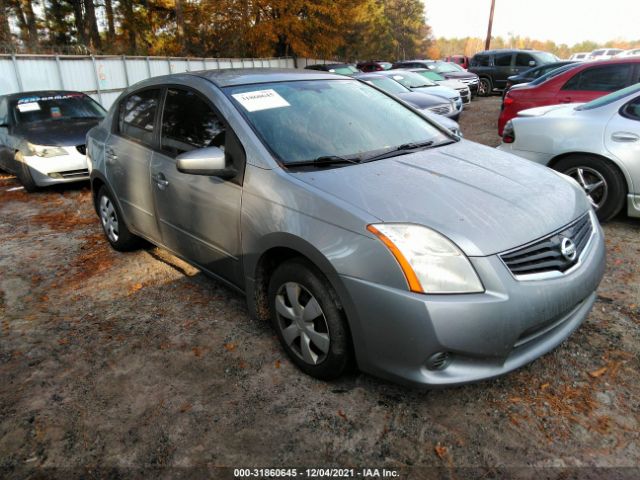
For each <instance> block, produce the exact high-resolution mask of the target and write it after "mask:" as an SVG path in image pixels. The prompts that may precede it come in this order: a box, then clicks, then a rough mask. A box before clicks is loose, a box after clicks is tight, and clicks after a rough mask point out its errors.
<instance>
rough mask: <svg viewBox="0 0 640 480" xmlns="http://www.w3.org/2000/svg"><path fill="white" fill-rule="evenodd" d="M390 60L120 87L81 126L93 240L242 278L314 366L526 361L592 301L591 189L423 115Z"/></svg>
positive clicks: (382, 370) (451, 367)
mask: <svg viewBox="0 0 640 480" xmlns="http://www.w3.org/2000/svg"><path fill="white" fill-rule="evenodd" d="M413 68H416V67H413ZM394 75H402V76H403V77H405V76H406V77H413V76H414V75H416V76H417V77H418V78H421V79H422V78H424V77H422V76H420V75H419V73H415V72H408V71H404V70H396V71H395V72H394V71H391V72H389V71H378V72H376V73H367V74H364V73H363V74H359V77H360V78H357V79H356V78H349V77H339V76H337V75H334V74H327V73H325V72H319V71H312V70H307V71H299V70H298V71H291V70H289V71H288V70H280V71H278V70H276V71H274V70H221V71H209V72H190V73H182V74H174V75H168V76H162V77H155V78H152V79H149V80H145V81H143V82H140V83H138V84H136V85H134V86H132V87H129V88H128V89H127V90H126V91H124V92H123V93H122V94H121V95H120V97H119V98H118V99H117V100H116V102H115V103H114V104H113V106H112V107H111V108H110V110H109V112H108V113H107V114H106V116H104V118H102V120H100V123H99V124H98V125H97V126H95V127H93V128H92V129H91V130H90V131H89V132H88V134H87V141H86V166H87V167H88V171H89V176H90V182H91V189H92V196H93V201H94V205H95V210H96V213H97V216H98V218H99V221H100V224H101V225H102V228H103V230H104V233H105V238H106V240H107V241H108V242H109V243H110V244H111V245H112V246H113V248H114V249H116V250H121V251H123V250H130V249H134V248H137V247H138V246H139V245H140V240H141V239H145V240H147V241H150V242H151V243H153V244H156V245H158V246H160V247H163V248H166V249H168V250H169V251H171V252H173V253H174V254H175V255H177V256H179V257H181V258H183V259H185V260H186V261H187V262H189V263H191V264H192V265H194V266H196V267H197V268H199V269H200V270H201V271H203V272H204V273H206V274H208V275H210V276H212V277H214V278H216V279H219V280H220V281H222V282H224V283H225V284H227V285H229V286H230V287H232V288H234V289H236V290H238V291H241V292H243V293H244V294H245V295H246V297H247V303H248V308H249V311H250V312H251V313H252V315H254V316H255V317H257V318H259V319H262V320H270V321H271V323H272V325H273V327H274V329H275V332H276V334H277V336H278V339H279V340H280V343H281V345H282V348H283V349H284V351H285V352H286V353H287V354H288V355H289V357H290V358H291V360H292V362H293V363H294V364H296V365H297V366H298V367H299V368H300V369H301V370H302V371H304V372H306V373H308V374H310V375H312V376H315V377H318V378H322V379H328V378H335V377H337V376H339V375H341V374H342V373H343V372H344V371H345V370H346V369H347V368H348V367H349V366H350V365H356V366H357V367H358V368H359V369H361V370H363V371H365V372H369V373H371V374H374V375H377V376H380V377H383V378H388V379H391V380H395V381H398V382H402V383H408V384H414V385H422V386H436V385H440V386H442V385H456V384H462V383H467V382H472V381H478V380H481V379H487V378H492V377H495V376H498V375H502V374H505V373H507V372H510V371H512V370H514V369H516V368H518V367H520V366H522V365H525V364H527V363H529V362H531V361H533V360H534V359H536V358H537V357H539V356H541V355H543V354H545V353H546V352H548V351H550V350H552V349H553V348H555V347H556V346H557V345H559V344H560V343H561V342H562V341H564V340H565V339H566V338H567V337H568V336H569V335H570V334H571V333H572V332H573V331H574V330H575V329H576V328H578V326H579V325H580V324H581V323H582V321H583V320H584V319H585V317H586V316H587V315H588V313H589V311H590V309H591V307H592V306H593V304H594V301H595V298H596V288H597V286H598V284H599V282H600V280H601V278H602V276H603V273H604V265H605V264H604V239H603V234H602V230H601V228H600V225H599V223H598V221H597V219H596V216H595V214H594V212H593V207H592V203H591V202H590V201H589V199H588V197H587V196H586V195H585V193H584V191H583V188H582V187H581V186H580V185H578V184H577V183H576V182H575V181H574V180H572V179H570V178H568V177H566V176H564V175H560V174H557V173H556V172H554V171H553V170H551V169H548V168H546V167H544V166H541V165H537V164H535V163H533V162H525V161H522V160H520V159H518V158H517V157H515V156H514V155H511V154H509V153H505V152H502V151H500V150H497V149H492V148H489V147H485V146H481V145H478V144H474V143H471V142H468V141H466V140H464V139H462V138H461V137H460V136H459V135H456V134H454V133H452V131H451V130H450V129H448V128H444V127H443V126H442V124H441V123H440V122H435V121H433V120H432V118H431V116H430V115H431V113H428V114H425V113H424V111H421V110H424V108H420V107H421V105H427V104H426V103H422V102H425V98H426V97H420V98H419V97H416V95H423V96H424V95H426V94H423V93H418V92H419V91H420V89H421V88H424V89H425V90H429V89H430V88H440V87H434V86H431V87H415V88H414V89H413V90H412V89H411V87H404V86H403V84H402V83H401V82H399V81H397V80H394V79H393V76H394ZM398 87H402V88H404V90H403V91H399V90H398ZM441 98H442V97H441ZM40 102H41V99H40V98H39V97H36V96H34V97H33V98H31V99H29V101H25V102H23V103H22V104H24V103H27V104H29V103H30V104H32V105H30V106H29V107H26V108H24V112H23V111H21V110H20V108H23V107H20V108H18V104H17V103H16V104H12V106H11V108H10V110H9V111H8V113H7V115H8V116H11V117H13V118H15V117H16V116H19V115H20V114H22V113H29V110H31V111H38V110H44V108H43V107H44V105H45V103H44V102H45V100H42V102H43V104H42V105H41V104H40ZM34 103H35V104H37V106H36V105H33V104H34ZM22 104H20V105H22ZM427 109H428V108H427ZM100 113H101V115H102V114H103V112H100ZM56 115H57V114H56ZM49 116H51V111H49ZM48 118H49V117H46V116H45V118H44V119H43V122H42V123H46V122H47V121H48ZM43 128H46V126H43ZM516 128H517V127H516ZM49 148H51V147H44V149H43V150H42V152H43V153H45V152H46V151H47V150H48V149H49Z"/></svg>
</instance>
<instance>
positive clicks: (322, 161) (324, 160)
mask: <svg viewBox="0 0 640 480" xmlns="http://www.w3.org/2000/svg"><path fill="white" fill-rule="evenodd" d="M343 163H352V164H353V163H360V159H359V158H346V157H341V156H339V155H324V156H322V157H317V158H314V159H313V160H302V161H300V162H292V163H288V164H287V167H300V166H307V165H313V166H316V167H324V166H331V165H339V164H343Z"/></svg>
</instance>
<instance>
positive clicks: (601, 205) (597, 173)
mask: <svg viewBox="0 0 640 480" xmlns="http://www.w3.org/2000/svg"><path fill="white" fill-rule="evenodd" d="M553 168H554V169H555V170H558V171H559V172H562V173H564V174H565V175H569V176H570V177H571V178H573V179H574V180H575V181H576V182H578V183H579V184H580V186H581V187H582V189H583V190H584V192H585V193H586V194H587V198H588V199H589V202H590V203H591V205H592V206H593V209H594V210H595V212H596V214H597V215H598V219H600V221H603V222H604V221H606V220H610V219H612V218H613V217H615V216H616V215H617V214H618V213H619V212H620V210H622V207H623V206H624V201H625V197H626V192H627V189H626V183H625V179H624V176H623V175H622V173H621V172H620V170H618V168H617V167H616V166H615V165H614V164H612V163H611V162H610V161H609V160H606V159H604V158H600V157H596V156H594V155H587V154H582V155H569V156H567V157H565V158H563V159H562V160H560V161H559V162H558V163H556V164H555V165H554V167H553Z"/></svg>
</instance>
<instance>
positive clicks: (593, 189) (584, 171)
mask: <svg viewBox="0 0 640 480" xmlns="http://www.w3.org/2000/svg"><path fill="white" fill-rule="evenodd" d="M564 173H565V174H566V175H569V176H570V177H571V178H573V179H574V180H575V181H576V182H578V183H579V184H580V186H581V187H582V188H583V190H584V191H585V193H586V194H587V198H588V199H589V202H590V203H591V205H592V206H593V208H594V209H595V210H598V209H599V208H601V207H602V206H603V205H604V204H605V202H606V201H607V198H608V196H609V187H608V185H607V181H606V180H605V178H604V177H603V176H602V174H601V173H600V172H598V171H597V170H595V169H593V168H589V167H573V168H570V169H569V170H567V171H566V172H564Z"/></svg>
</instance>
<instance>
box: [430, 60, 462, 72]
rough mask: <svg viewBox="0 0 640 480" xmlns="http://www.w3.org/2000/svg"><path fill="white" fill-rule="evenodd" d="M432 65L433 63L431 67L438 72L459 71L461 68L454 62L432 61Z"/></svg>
mask: <svg viewBox="0 0 640 480" xmlns="http://www.w3.org/2000/svg"><path fill="white" fill-rule="evenodd" d="M432 65H433V66H432V69H433V70H435V71H436V72H438V73H452V72H459V71H461V70H462V68H460V67H458V66H457V65H456V64H454V63H447V62H439V63H434V64H432Z"/></svg>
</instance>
